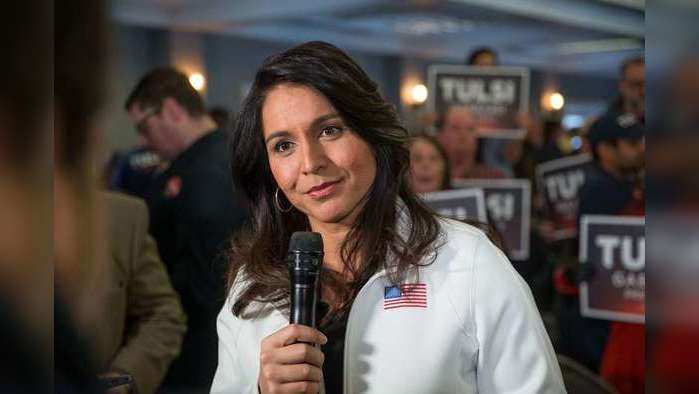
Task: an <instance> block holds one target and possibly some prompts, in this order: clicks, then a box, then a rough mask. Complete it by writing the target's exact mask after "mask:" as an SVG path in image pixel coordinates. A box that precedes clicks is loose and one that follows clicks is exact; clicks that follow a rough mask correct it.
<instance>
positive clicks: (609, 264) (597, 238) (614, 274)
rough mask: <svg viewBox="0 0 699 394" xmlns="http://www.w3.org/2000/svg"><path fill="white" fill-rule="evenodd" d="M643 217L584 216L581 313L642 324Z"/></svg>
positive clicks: (582, 226) (644, 237) (581, 250)
mask: <svg viewBox="0 0 699 394" xmlns="http://www.w3.org/2000/svg"><path fill="white" fill-rule="evenodd" d="M645 252H646V236H645V218H643V217H634V216H610V215H584V216H582V217H581V218H580V263H581V264H583V265H587V267H583V269H584V270H585V272H589V275H587V277H586V280H585V281H583V282H581V283H580V313H581V314H582V315H583V316H587V317H593V318H597V319H607V320H616V321H624V322H630V323H643V322H644V321H645V309H646V303H645V288H646V277H645V272H646V257H645V254H646V253H645Z"/></svg>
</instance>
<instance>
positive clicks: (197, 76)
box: [189, 73, 206, 92]
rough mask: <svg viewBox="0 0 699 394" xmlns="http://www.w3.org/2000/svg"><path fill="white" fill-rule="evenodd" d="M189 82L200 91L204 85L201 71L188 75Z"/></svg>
mask: <svg viewBox="0 0 699 394" xmlns="http://www.w3.org/2000/svg"><path fill="white" fill-rule="evenodd" d="M189 83H190V84H191V85H192V87H193V88H194V89H196V90H197V91H199V92H201V91H202V90H204V86H205V85H206V78H204V76H203V75H202V74H201V73H193V74H190V75H189Z"/></svg>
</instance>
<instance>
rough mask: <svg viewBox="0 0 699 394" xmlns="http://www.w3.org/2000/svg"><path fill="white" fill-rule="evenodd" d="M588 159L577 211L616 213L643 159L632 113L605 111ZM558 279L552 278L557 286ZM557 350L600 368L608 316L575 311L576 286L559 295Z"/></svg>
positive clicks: (566, 273)
mask: <svg viewBox="0 0 699 394" xmlns="http://www.w3.org/2000/svg"><path fill="white" fill-rule="evenodd" d="M588 140H589V142H590V148H591V151H592V155H593V159H594V160H593V162H592V164H591V165H590V166H589V167H588V168H587V171H586V174H585V184H584V185H583V187H582V188H581V190H580V206H579V209H578V215H579V216H578V217H581V216H583V215H591V214H597V215H618V214H620V213H621V212H622V210H624V209H625V208H626V207H627V206H628V205H629V204H630V203H632V202H633V200H634V189H635V186H636V181H637V179H638V178H637V174H638V173H639V170H641V169H642V168H643V164H644V160H643V159H644V148H645V143H644V127H643V124H642V123H641V122H640V121H639V119H638V118H637V117H636V116H635V115H633V114H631V113H614V112H608V113H607V114H605V115H603V116H602V117H600V119H598V120H597V121H596V122H595V123H593V125H592V126H591V127H590V131H589V133H588ZM567 268H568V269H567V270H566V269H564V270H563V271H561V272H560V274H561V275H558V273H559V272H557V275H556V277H557V279H556V280H558V281H559V282H561V281H562V282H566V283H568V285H570V286H571V288H573V289H577V286H576V285H574V282H575V279H574V278H576V277H577V276H578V275H577V272H575V269H573V268H572V267H567ZM558 285H559V284H557V286H558ZM558 320H559V324H560V332H561V336H560V340H559V345H560V352H561V353H563V354H566V355H568V356H570V357H572V358H574V359H576V360H577V361H579V362H581V363H582V364H584V365H586V366H587V367H589V368H590V369H592V370H594V371H599V369H600V364H601V361H602V356H603V353H604V349H605V346H606V344H607V340H608V337H609V322H608V321H606V320H599V319H590V318H585V317H582V316H581V315H580V309H579V299H578V296H577V291H575V292H574V293H572V294H568V295H567V296H564V297H562V298H561V306H560V309H559V319H558Z"/></svg>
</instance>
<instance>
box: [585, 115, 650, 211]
mask: <svg viewBox="0 0 699 394" xmlns="http://www.w3.org/2000/svg"><path fill="white" fill-rule="evenodd" d="M588 140H589V142H590V148H591V150H592V155H593V158H594V161H593V165H592V166H590V168H589V171H588V173H587V174H586V178H585V179H586V181H585V185H583V187H582V189H581V191H580V208H579V211H578V215H589V214H598V215H614V214H617V213H619V211H621V210H622V209H623V208H624V207H625V206H626V205H627V204H628V203H629V202H630V201H631V200H632V199H633V190H634V184H635V178H636V175H637V174H638V171H639V170H640V169H642V168H643V164H644V160H643V159H644V152H645V139H644V126H643V124H642V123H641V122H640V120H639V119H638V118H637V117H636V116H635V115H633V114H631V113H622V114H618V113H614V112H609V113H607V114H606V115H604V116H602V117H601V118H600V119H599V120H597V121H596V122H595V123H594V124H593V125H592V127H591V128H590V132H589V133H588Z"/></svg>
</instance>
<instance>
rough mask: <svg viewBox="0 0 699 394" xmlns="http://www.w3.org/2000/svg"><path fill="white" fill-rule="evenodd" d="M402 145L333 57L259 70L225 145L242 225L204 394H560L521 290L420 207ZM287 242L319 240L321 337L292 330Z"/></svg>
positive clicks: (300, 51)
mask: <svg viewBox="0 0 699 394" xmlns="http://www.w3.org/2000/svg"><path fill="white" fill-rule="evenodd" d="M407 142H408V133H407V131H406V130H405V128H404V127H403V126H402V124H401V123H400V121H399V120H398V117H397V115H396V113H395V110H394V107H393V106H392V105H390V104H388V103H387V102H386V101H385V100H384V99H383V97H382V96H381V95H380V93H379V91H378V89H377V85H376V84H375V83H374V82H372V81H371V80H370V79H369V77H368V76H367V75H366V73H365V72H364V71H363V70H362V69H361V68H360V67H359V65H357V63H356V62H355V61H354V60H352V59H351V58H350V57H349V56H347V55H346V54H345V53H344V52H342V51H341V50H340V49H338V48H336V47H334V46H332V45H330V44H327V43H324V42H309V43H305V44H302V45H299V46H296V47H293V48H291V49H289V50H287V51H285V52H283V53H280V54H277V55H273V56H271V57H269V58H267V59H266V60H265V62H264V63H263V65H262V66H261V68H260V69H259V70H258V72H257V74H256V76H255V80H254V83H253V85H252V88H251V90H250V93H249V95H248V97H247V98H246V100H245V101H244V103H243V105H242V109H241V112H240V116H239V119H238V122H237V125H236V128H235V130H234V132H233V134H232V141H231V146H232V147H233V152H232V155H233V159H232V160H231V163H233V164H232V170H233V173H234V174H235V175H236V176H235V177H234V179H236V180H237V181H238V182H239V186H240V187H241V190H243V191H244V193H245V194H246V196H247V197H248V199H249V201H250V204H251V205H250V209H251V212H252V217H253V220H252V228H251V230H250V231H249V232H248V233H246V234H240V235H239V236H238V237H236V239H235V240H234V243H233V250H232V252H233V256H232V258H231V261H232V262H233V265H232V266H231V268H230V277H229V278H230V280H229V283H230V288H229V296H228V297H227V299H226V304H225V306H224V307H223V309H222V310H221V313H220V315H219V318H218V334H219V355H220V357H219V365H218V369H217V372H216V376H215V378H214V382H213V386H212V388H211V392H213V393H258V392H260V393H268V392H278V393H287V392H306V393H316V392H319V391H321V392H327V393H342V392H344V393H357V392H378V393H384V392H422V393H430V392H451V393H457V392H462V393H463V392H471V393H475V392H478V393H521V392H524V391H526V392H536V393H562V392H564V391H565V389H564V387H563V382H562V378H561V374H560V371H559V367H558V364H557V361H556V357H555V354H554V352H553V348H552V346H551V344H550V341H549V339H548V336H547V334H546V331H545V330H544V327H543V324H542V322H541V319H540V317H539V313H538V311H537V309H536V306H535V305H534V302H533V299H532V296H531V293H530V291H529V289H528V288H527V286H526V284H525V283H524V282H523V281H522V279H521V278H520V277H519V276H518V275H517V273H516V272H515V271H514V269H513V268H512V267H511V265H510V263H509V261H508V260H507V258H506V257H505V256H504V254H503V253H502V252H501V251H500V250H498V249H497V248H496V247H495V246H494V245H493V244H492V242H490V241H489V240H488V238H487V237H486V235H485V234H484V233H483V232H481V231H480V230H477V229H476V228H475V227H472V226H470V225H467V224H464V223H460V222H457V221H453V220H448V219H442V218H440V217H438V216H436V215H435V214H434V213H433V212H432V211H430V210H429V209H427V207H425V205H424V204H423V203H422V202H421V201H420V200H419V198H418V196H417V195H415V193H414V192H413V191H412V190H411V189H410V187H409V185H408V182H406V172H407V171H408V170H409V162H408V160H409V152H408V149H407ZM297 231H314V232H316V233H318V234H319V235H321V236H322V241H323V244H322V249H323V253H324V258H323V260H322V270H321V272H320V291H319V299H320V301H321V302H320V303H319V305H318V311H319V319H318V322H319V325H318V327H310V326H304V325H297V324H288V323H289V309H290V290H289V286H290V284H289V283H290V278H289V277H290V274H289V271H288V268H287V263H286V262H285V257H286V254H287V248H288V245H289V241H290V239H291V235H292V233H294V232H297ZM426 334H427V335H426ZM315 345H320V346H315ZM416 355H419V357H416Z"/></svg>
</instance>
